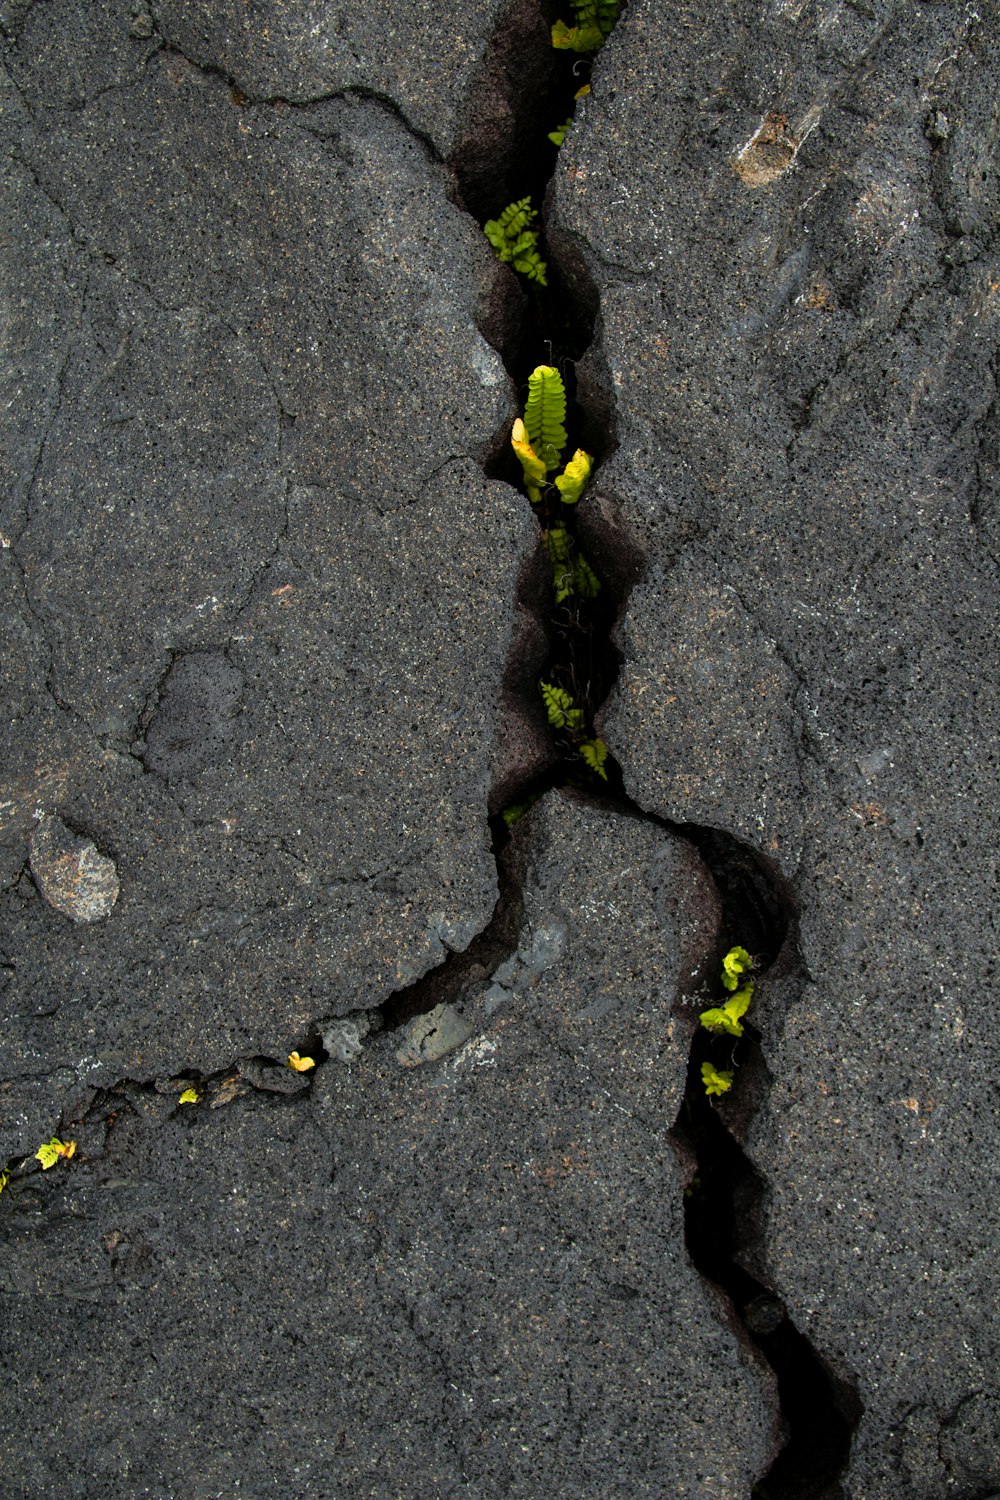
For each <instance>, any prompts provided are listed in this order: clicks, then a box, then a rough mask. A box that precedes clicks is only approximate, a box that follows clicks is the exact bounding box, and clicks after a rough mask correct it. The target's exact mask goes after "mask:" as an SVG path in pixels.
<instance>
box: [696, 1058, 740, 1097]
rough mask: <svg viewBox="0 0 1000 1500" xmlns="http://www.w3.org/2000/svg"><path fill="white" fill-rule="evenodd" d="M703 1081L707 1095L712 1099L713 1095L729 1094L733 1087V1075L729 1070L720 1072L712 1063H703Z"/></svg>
mask: <svg viewBox="0 0 1000 1500" xmlns="http://www.w3.org/2000/svg"><path fill="white" fill-rule="evenodd" d="M701 1081H702V1083H703V1084H704V1085H705V1093H706V1094H708V1096H709V1098H711V1096H712V1095H713V1094H728V1092H729V1090H730V1089H731V1088H732V1086H733V1075H732V1072H731V1071H730V1070H729V1069H728V1068H727V1069H724V1070H723V1071H722V1072H720V1071H719V1069H718V1068H713V1067H712V1064H711V1063H710V1062H703V1063H702V1065H701Z"/></svg>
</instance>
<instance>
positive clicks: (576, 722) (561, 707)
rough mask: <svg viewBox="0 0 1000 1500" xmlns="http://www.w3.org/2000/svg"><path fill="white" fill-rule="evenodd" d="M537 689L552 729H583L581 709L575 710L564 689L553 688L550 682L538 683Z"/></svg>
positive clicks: (574, 705)
mask: <svg viewBox="0 0 1000 1500" xmlns="http://www.w3.org/2000/svg"><path fill="white" fill-rule="evenodd" d="M538 687H539V691H540V692H541V695H542V702H543V703H544V704H545V712H546V713H547V714H548V716H549V723H550V724H551V725H552V728H553V729H582V728H583V709H582V708H577V706H576V704H575V703H574V702H573V699H572V697H571V696H570V694H569V693H567V692H566V690H565V688H561V687H554V686H553V684H552V683H551V682H540V683H539V684H538Z"/></svg>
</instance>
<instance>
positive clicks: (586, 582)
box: [573, 552, 601, 599]
mask: <svg viewBox="0 0 1000 1500" xmlns="http://www.w3.org/2000/svg"><path fill="white" fill-rule="evenodd" d="M573 591H574V593H576V594H579V596H580V598H581V599H596V598H597V596H598V594H599V593H600V592H601V580H600V579H599V578H598V576H597V574H596V573H595V572H594V570H593V568H592V567H591V566H590V563H589V562H588V561H587V559H586V558H585V557H584V555H583V553H582V552H578V553H577V555H576V559H575V561H574V563H573Z"/></svg>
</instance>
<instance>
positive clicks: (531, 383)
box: [524, 365, 566, 472]
mask: <svg viewBox="0 0 1000 1500" xmlns="http://www.w3.org/2000/svg"><path fill="white" fill-rule="evenodd" d="M565 421H566V387H565V386H564V385H563V382H562V376H561V375H560V374H559V371H558V370H557V369H555V368H554V367H553V366H552V365H536V366H535V368H534V369H533V370H532V372H531V374H530V375H529V376H528V400H527V404H526V405H525V408H524V425H525V427H526V428H527V432H528V441H529V442H530V443H531V446H532V448H533V449H534V450H535V452H536V453H537V454H538V457H539V458H540V459H541V460H542V462H543V463H544V464H545V468H546V471H549V472H550V471H551V470H552V469H557V468H558V467H559V464H560V463H561V461H562V455H563V449H564V448H565V446H566V428H565V426H564V423H565Z"/></svg>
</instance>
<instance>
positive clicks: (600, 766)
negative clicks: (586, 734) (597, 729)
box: [580, 739, 608, 781]
mask: <svg viewBox="0 0 1000 1500" xmlns="http://www.w3.org/2000/svg"><path fill="white" fill-rule="evenodd" d="M580 754H581V755H582V756H583V758H584V760H585V761H586V762H587V765H588V766H589V767H590V769H591V770H592V771H595V772H596V773H597V775H598V776H599V777H600V778H601V780H602V781H607V779H608V773H607V771H606V770H605V769H604V762H605V761H606V760H607V758H608V747H607V745H606V744H605V743H604V741H603V740H601V739H592V740H584V742H583V744H582V745H581V746H580Z"/></svg>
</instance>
